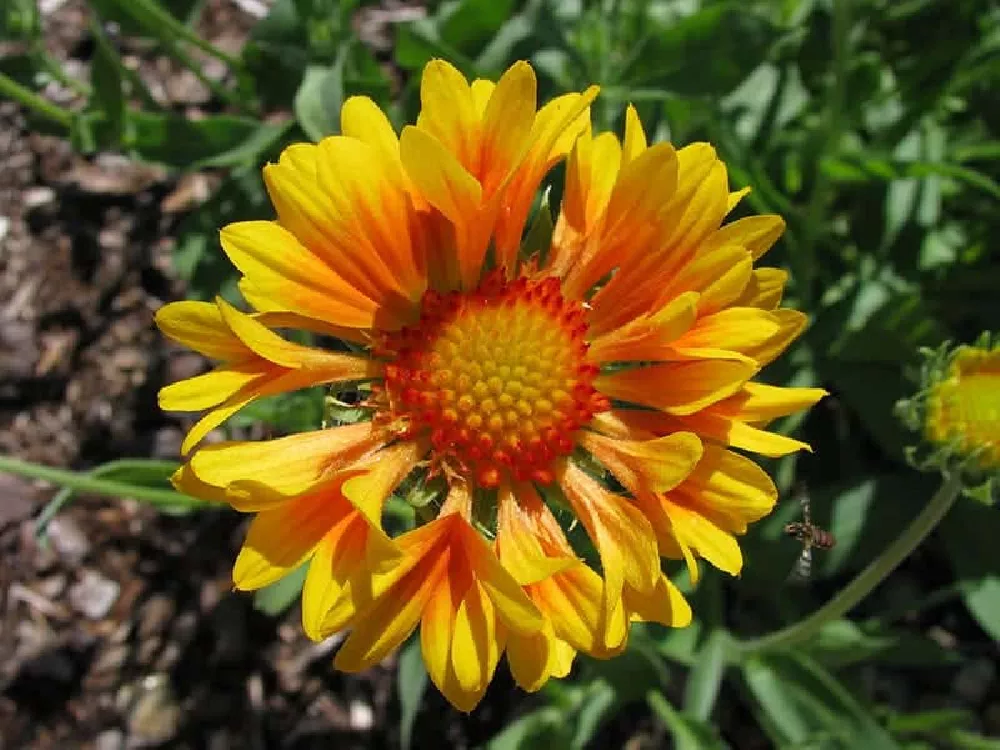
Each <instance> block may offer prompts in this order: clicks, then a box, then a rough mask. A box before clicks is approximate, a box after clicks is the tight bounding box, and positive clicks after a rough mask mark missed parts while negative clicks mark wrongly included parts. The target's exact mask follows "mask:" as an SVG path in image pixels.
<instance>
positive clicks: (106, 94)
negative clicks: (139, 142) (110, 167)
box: [88, 23, 126, 147]
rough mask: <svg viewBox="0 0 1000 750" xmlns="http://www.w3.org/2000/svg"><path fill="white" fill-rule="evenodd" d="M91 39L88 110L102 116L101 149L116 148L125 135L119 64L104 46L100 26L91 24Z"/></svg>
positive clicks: (123, 97) (112, 49)
mask: <svg viewBox="0 0 1000 750" xmlns="http://www.w3.org/2000/svg"><path fill="white" fill-rule="evenodd" d="M91 33H92V34H93V36H94V41H95V48H94V56H93V58H92V59H91V62H90V83H91V87H92V88H93V96H92V97H91V100H90V102H89V103H88V106H89V108H91V109H94V110H97V111H98V112H100V113H102V114H103V116H104V121H105V122H106V125H107V130H106V132H105V136H106V138H107V142H106V143H102V144H101V145H102V146H104V147H117V146H118V144H119V143H121V140H122V136H123V135H124V133H125V114H126V109H125V93H124V90H123V88H122V62H121V60H120V59H119V58H118V53H117V52H115V50H114V48H112V46H111V45H110V44H109V43H108V39H107V37H106V36H105V35H104V32H103V30H102V29H101V27H100V26H99V25H98V24H96V23H93V24H91Z"/></svg>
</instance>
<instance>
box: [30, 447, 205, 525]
mask: <svg viewBox="0 0 1000 750" xmlns="http://www.w3.org/2000/svg"><path fill="white" fill-rule="evenodd" d="M179 465H180V464H178V463H177V462H176V461H160V460H157V459H152V458H121V459H118V460H116V461H109V462H108V463H106V464H102V465H101V466H97V467H95V468H93V469H91V470H90V471H89V472H87V474H88V475H89V476H91V477H95V478H100V479H110V480H112V481H117V482H122V483H124V484H129V485H132V486H134V487H149V488H153V489H160V490H162V493H161V495H162V499H158V500H156V501H155V502H154V501H153V500H152V499H148V498H147V499H144V502H146V503H148V504H151V505H154V506H155V507H156V509H157V510H158V511H159V512H160V513H163V514H165V515H169V516H183V515H187V514H188V513H192V512H193V511H196V510H200V509H205V508H212V507H217V506H215V505H214V504H212V503H208V502H206V501H204V500H199V499H198V498H194V497H190V496H188V495H184V494H182V493H180V492H175V491H173V485H171V484H170V477H171V476H172V475H173V473H174V472H175V471H177V467H178V466H179ZM76 494H77V491H76V490H74V489H72V488H70V487H63V488H62V489H61V490H59V492H57V493H56V494H55V495H54V496H53V497H52V499H51V500H50V501H49V502H48V503H47V504H46V506H45V507H44V508H43V509H42V512H41V513H39V515H38V519H37V521H36V524H35V534H36V536H38V537H39V538H44V537H45V534H46V529H47V527H48V525H49V522H50V521H51V520H52V519H53V518H54V517H55V515H56V514H57V513H58V512H59V511H60V510H62V509H63V508H64V507H65V506H66V504H67V503H69V501H70V500H72V499H73V497H74V496H75V495H76Z"/></svg>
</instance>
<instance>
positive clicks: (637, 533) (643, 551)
mask: <svg viewBox="0 0 1000 750" xmlns="http://www.w3.org/2000/svg"><path fill="white" fill-rule="evenodd" d="M559 484H560V486H561V487H562V489H563V491H564V492H565V493H566V497H567V499H568V500H569V502H570V504H571V505H572V507H573V511H574V513H575V514H576V516H577V518H579V519H580V521H581V523H583V525H584V528H586V529H587V533H588V535H589V536H590V538H591V540H592V541H593V542H594V546H595V547H596V548H597V551H598V553H599V554H600V556H601V565H602V567H603V568H604V579H605V582H606V586H607V591H606V594H605V597H606V601H607V602H608V603H609V604H614V603H616V602H617V601H618V599H619V597H620V595H621V591H622V587H623V585H624V584H625V583H626V582H627V583H628V584H629V585H630V586H632V587H633V588H635V589H638V590H640V591H649V590H651V589H652V588H653V587H654V586H655V585H656V579H657V578H658V577H659V574H660V558H659V555H658V554H657V550H656V539H655V536H654V534H653V529H652V527H651V526H650V525H649V521H647V520H646V517H645V516H644V515H643V514H642V511H640V510H639V508H637V507H636V506H635V505H634V504H633V503H632V501H630V500H629V499H628V498H625V497H622V496H621V495H615V494H613V493H611V492H608V491H607V490H605V489H604V488H603V487H602V486H601V485H600V484H598V483H597V482H596V481H595V480H593V479H591V478H590V477H589V476H587V474H586V473H585V472H584V471H583V470H582V469H580V468H579V467H577V466H576V465H575V464H574V463H573V462H572V461H568V462H566V463H565V465H564V467H563V468H562V470H561V472H560V476H559ZM608 611H610V610H608Z"/></svg>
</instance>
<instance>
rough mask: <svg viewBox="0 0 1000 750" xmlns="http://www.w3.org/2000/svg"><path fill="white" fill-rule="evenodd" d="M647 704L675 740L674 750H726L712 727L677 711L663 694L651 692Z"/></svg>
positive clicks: (647, 697)
mask: <svg viewBox="0 0 1000 750" xmlns="http://www.w3.org/2000/svg"><path fill="white" fill-rule="evenodd" d="M646 702H647V703H648V704H649V707H650V709H651V710H652V711H653V713H654V714H656V715H657V716H658V717H659V718H660V719H661V720H662V721H663V723H664V724H666V726H667V729H669V730H670V734H671V735H672V736H673V738H674V750H725V748H726V747H728V745H726V744H725V743H724V742H723V741H722V740H721V739H720V738H719V736H718V735H717V734H716V732H715V730H714V729H713V728H712V727H711V725H709V724H706V723H705V722H703V721H700V720H698V719H695V718H694V717H692V716H689V715H687V714H686V713H681V712H680V711H678V710H676V709H675V708H674V707H673V706H672V705H670V701H668V700H667V699H666V698H665V697H664V696H663V694H662V693H657V692H651V693H650V694H649V695H648V696H646Z"/></svg>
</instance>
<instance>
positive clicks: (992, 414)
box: [924, 346, 1000, 470]
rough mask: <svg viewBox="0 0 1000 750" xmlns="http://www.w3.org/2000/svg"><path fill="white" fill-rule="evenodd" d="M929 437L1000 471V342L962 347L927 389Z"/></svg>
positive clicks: (927, 429)
mask: <svg viewBox="0 0 1000 750" xmlns="http://www.w3.org/2000/svg"><path fill="white" fill-rule="evenodd" d="M926 398H927V413H926V416H925V419H924V425H925V432H926V435H927V439H928V440H930V441H931V442H933V443H936V444H938V445H941V446H950V447H952V448H953V450H955V451H956V452H957V453H959V454H961V455H963V456H966V457H970V458H971V459H973V461H974V462H975V463H976V464H978V466H979V467H980V468H981V469H984V470H990V469H992V470H998V469H1000V346H994V347H992V348H990V347H989V346H960V347H958V348H957V349H956V350H955V351H954V353H953V354H952V355H951V357H950V361H949V362H948V364H947V366H946V367H944V368H942V371H941V373H940V376H939V377H938V378H937V380H936V381H935V382H932V383H931V384H930V385H929V387H928V391H927V397H926Z"/></svg>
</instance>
